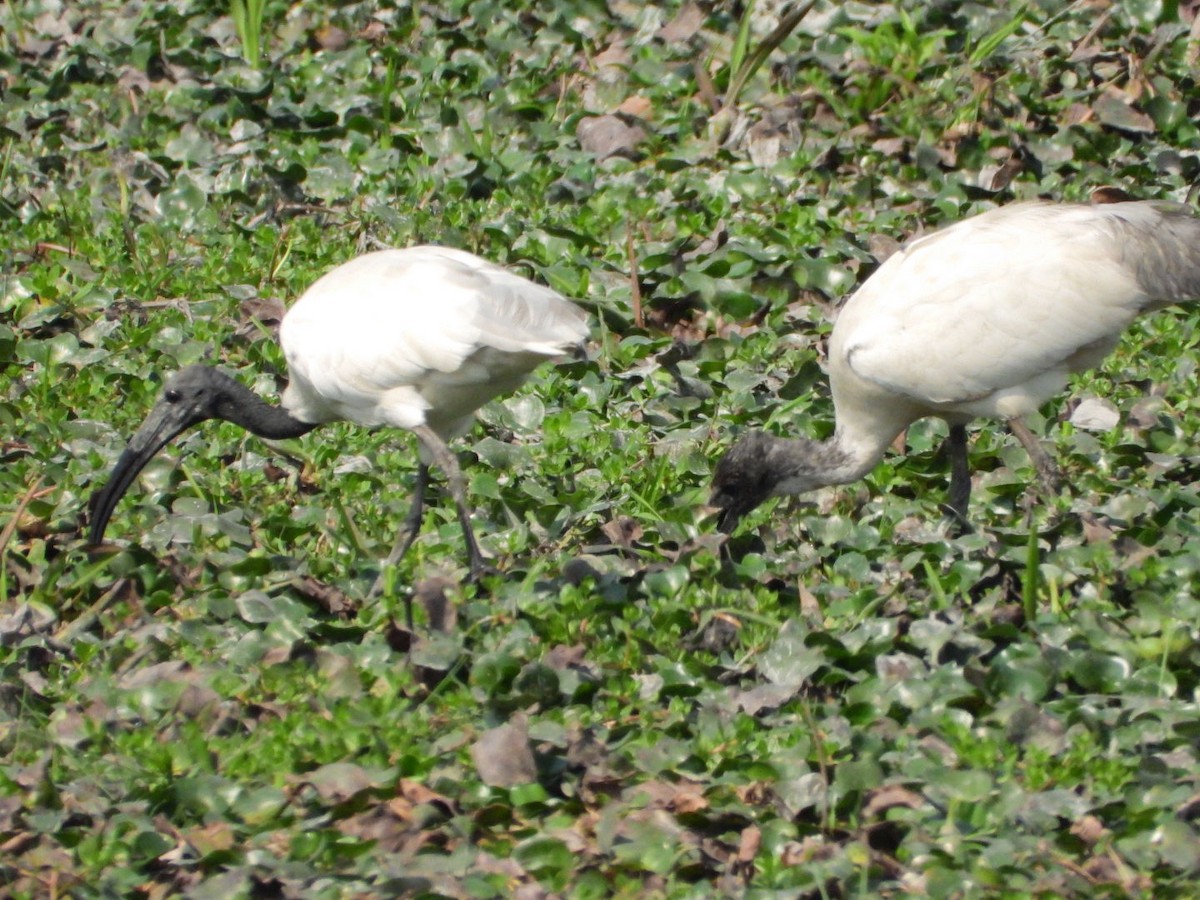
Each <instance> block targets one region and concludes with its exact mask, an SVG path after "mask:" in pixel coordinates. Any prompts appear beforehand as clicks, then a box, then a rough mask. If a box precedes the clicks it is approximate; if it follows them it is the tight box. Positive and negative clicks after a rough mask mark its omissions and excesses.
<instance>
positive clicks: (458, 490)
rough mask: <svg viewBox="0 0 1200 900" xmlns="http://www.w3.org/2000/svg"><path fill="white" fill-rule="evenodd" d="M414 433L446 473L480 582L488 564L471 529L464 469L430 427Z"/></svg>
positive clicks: (473, 576)
mask: <svg viewBox="0 0 1200 900" xmlns="http://www.w3.org/2000/svg"><path fill="white" fill-rule="evenodd" d="M413 431H414V432H416V435H417V437H418V438H420V439H421V443H422V444H424V445H425V449H427V450H428V451H429V452H430V453H431V454H433V459H434V462H436V463H437V464H438V466H439V467H440V468H441V469H442V471H443V472H445V473H446V478H447V480H448V481H449V484H450V495H451V496H452V497H453V498H454V505H455V507H456V508H457V509H458V523H459V525H461V526H462V532H463V540H464V541H466V544H467V562H468V565H469V566H470V568H471V580H472V581H478V580H479V578H480V576H482V575H483V573H484V572H486V571H487V564H486V563H485V562H484V560H483V553H482V552H480V550H479V542H478V541H476V540H475V531H474V529H472V528H471V512H470V508H469V507H468V506H467V489H466V482H465V480H464V479H463V474H462V469H460V468H459V465H458V460H457V459H455V458H454V454H453V453H451V452H450V448H449V447H447V446H446V442H445V441H443V440H442V439H441V438H440V437H438V435H437V434H435V433H434V431H433V429H432V428H430V427H429V426H428V425H419V426H417V427H416V428H414V429H413Z"/></svg>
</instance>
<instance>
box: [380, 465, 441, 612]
mask: <svg viewBox="0 0 1200 900" xmlns="http://www.w3.org/2000/svg"><path fill="white" fill-rule="evenodd" d="M428 486H429V466H427V465H426V464H425V463H421V464H420V465H419V466H417V486H416V488H415V489H414V491H413V500H412V506H410V507H409V510H408V515H407V516H405V517H404V524H403V525H401V526H400V533H399V534H397V535H396V543H395V545H394V546H393V547H392V552H391V553H389V554H388V557H387V559H385V560H384V561H383V566H382V568H380V570H379V577H378V578H376V579H375V584H374V585H373V586H372V587H371V592H370V593H369V594H367V599H368V600H373V599H374V598H375V597H378V596H379V595H380V594H382V593H383V587H384V580H385V579H386V578H387V571H388V569H390V568H391V567H392V566H394V565H395V564H396V563H398V562H400V560H402V559H403V558H404V554H406V553H407V552H408V548H409V547H411V546H412V544H413V541H415V540H416V539H417V533H418V532H419V531H420V530H421V517H422V515H423V514H424V512H425V489H426V488H427V487H428ZM409 618H410V620H411V618H412V613H411V611H410V612H409Z"/></svg>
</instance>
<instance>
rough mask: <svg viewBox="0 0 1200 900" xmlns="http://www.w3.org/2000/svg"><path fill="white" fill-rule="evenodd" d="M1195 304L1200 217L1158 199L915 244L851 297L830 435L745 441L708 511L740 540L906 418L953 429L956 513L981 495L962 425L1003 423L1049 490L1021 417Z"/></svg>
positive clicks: (856, 469)
mask: <svg viewBox="0 0 1200 900" xmlns="http://www.w3.org/2000/svg"><path fill="white" fill-rule="evenodd" d="M1196 298H1200V219H1196V218H1195V217H1193V216H1192V215H1190V214H1189V213H1187V212H1186V211H1184V210H1183V209H1181V208H1178V207H1175V206H1173V205H1171V204H1165V203H1156V202H1128V203H1111V204H1103V205H1094V206H1093V205H1083V204H1054V203H1046V202H1031V203H1017V204H1013V205H1010V206H1005V207H1002V208H999V209H994V210H991V211H989V212H986V213H983V214H982V215H978V216H974V217H972V218H969V219H966V220H964V221H962V222H957V223H955V224H953V225H950V226H949V227H947V228H944V229H942V230H940V231H936V232H934V233H932V234H929V235H926V236H924V237H921V238H919V239H917V240H915V241H913V242H911V243H910V244H908V245H907V246H905V247H904V248H903V249H902V250H900V251H899V252H897V253H896V254H894V255H893V256H891V257H889V258H888V259H887V261H886V262H884V264H883V265H882V266H880V267H879V269H878V270H877V271H876V272H875V273H874V274H873V275H872V276H871V277H870V278H868V279H867V281H866V282H865V283H864V284H863V285H862V287H861V288H859V290H858V291H857V292H856V293H855V294H854V295H853V296H852V297H851V298H850V300H849V301H847V303H846V305H845V307H843V309H842V310H841V313H840V314H839V315H838V318H837V321H836V323H835V324H834V327H833V334H832V336H831V338H830V341H829V364H828V371H829V382H830V387H831V388H832V391H833V406H834V411H835V414H836V419H837V422H836V427H835V430H834V433H833V436H832V437H831V438H829V439H828V440H824V441H817V440H811V439H808V438H797V439H792V440H785V439H781V438H777V437H772V436H770V435H767V434H763V433H761V432H754V433H751V434H747V435H746V436H745V437H743V438H742V439H741V440H740V441H738V442H737V443H736V444H735V445H734V446H733V448H732V449H730V450H729V452H728V453H727V454H726V455H725V456H724V457H723V458H722V459H721V460H720V462H719V463H718V464H717V467H716V473H715V475H714V478H713V497H712V503H713V504H714V505H715V506H717V507H719V508H720V511H721V512H720V517H719V519H718V527H719V528H720V529H721V530H722V531H725V532H730V531H732V530H733V528H734V527H735V526H736V525H737V523H738V521H739V520H740V519H741V517H742V516H744V515H745V514H746V513H747V512H749V511H750V510H752V509H754V508H755V507H757V506H758V505H759V504H760V503H762V502H763V501H765V500H766V499H767V498H769V497H778V496H784V495H790V494H800V493H803V492H805V491H810V490H813V489H814V488H818V487H821V486H823V485H829V484H845V483H847V482H851V481H855V480H857V479H859V478H862V477H863V476H864V475H866V474H867V473H868V472H870V471H871V469H873V468H874V467H875V465H876V464H877V463H878V462H879V460H880V459H881V458H882V457H883V454H884V451H885V450H886V449H887V447H888V445H889V444H890V443H891V442H892V441H893V440H894V439H895V438H896V436H897V435H898V434H899V433H900V432H901V431H902V430H903V429H904V428H906V427H907V426H908V425H909V424H910V423H912V422H914V421H915V420H917V419H920V418H923V417H925V416H940V417H941V418H943V419H945V420H946V421H947V422H948V423H949V425H950V434H949V438H948V446H949V450H950V459H951V479H950V495H949V507H950V509H951V510H952V511H953V512H954V513H955V514H956V515H957V516H958V517H959V518H960V519H963V518H965V516H966V511H967V502H968V500H969V498H970V493H971V478H970V473H969V470H968V467H967V444H966V428H965V425H966V423H967V422H968V421H970V420H971V419H972V418H975V417H977V416H987V417H998V418H1002V419H1005V420H1007V422H1008V424H1009V427H1010V429H1011V430H1012V431H1013V433H1014V434H1015V435H1016V436H1017V438H1018V439H1019V440H1020V441H1021V443H1022V444H1023V445H1024V446H1025V448H1026V450H1027V451H1028V452H1029V454H1030V456H1031V458H1032V460H1033V462H1034V465H1035V466H1036V468H1037V470H1038V473H1039V475H1040V476H1041V479H1042V481H1043V483H1044V484H1046V485H1048V486H1053V485H1054V484H1055V483H1056V477H1055V473H1054V465H1053V463H1052V462H1051V461H1050V459H1049V457H1048V456H1047V455H1046V453H1045V452H1044V451H1043V450H1042V449H1041V447H1040V446H1039V445H1038V442H1037V439H1036V438H1035V437H1034V436H1033V434H1032V433H1031V432H1030V430H1029V428H1028V426H1026V425H1025V424H1024V422H1022V421H1021V420H1020V416H1023V415H1026V414H1028V413H1030V412H1032V411H1033V410H1035V409H1037V408H1038V407H1039V406H1041V405H1042V404H1043V403H1044V402H1045V401H1046V400H1048V399H1049V398H1050V397H1052V396H1053V395H1055V394H1057V393H1058V392H1060V391H1061V390H1062V389H1063V388H1064V387H1065V386H1066V383H1067V378H1068V376H1069V375H1070V374H1071V373H1073V372H1079V371H1082V370H1084V369H1088V368H1091V367H1093V366H1095V365H1098V364H1099V363H1100V361H1101V360H1102V359H1103V358H1104V357H1105V356H1106V355H1107V354H1108V353H1109V352H1110V351H1111V350H1112V349H1113V348H1114V347H1115V346H1116V345H1117V342H1118V341H1119V340H1120V337H1121V333H1122V332H1123V331H1124V330H1125V328H1126V327H1127V326H1128V325H1129V324H1130V323H1131V322H1132V321H1133V320H1134V318H1135V317H1137V316H1138V315H1139V314H1140V313H1143V312H1147V311H1149V310H1154V309H1160V308H1162V307H1165V306H1169V305H1171V304H1174V303H1179V302H1182V301H1185V300H1191V299H1196Z"/></svg>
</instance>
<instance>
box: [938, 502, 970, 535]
mask: <svg viewBox="0 0 1200 900" xmlns="http://www.w3.org/2000/svg"><path fill="white" fill-rule="evenodd" d="M939 508H940V509H941V511H942V515H944V516H945V517H946V519H947V521H949V523H950V525H951V527H952V528H954V529H955V536H956V537H962V536H963V535H964V534H974V532H975V529H974V527H973V526H972V525H971V522H970V520H968V519H967V514H966V511H965V510H963V509H959V508H958V507H957V506H955V505H954V504H953V503H943V504H941V506H940V507H939Z"/></svg>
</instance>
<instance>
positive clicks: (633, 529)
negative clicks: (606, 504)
mask: <svg viewBox="0 0 1200 900" xmlns="http://www.w3.org/2000/svg"><path fill="white" fill-rule="evenodd" d="M600 531H601V532H602V533H603V534H604V536H605V537H606V538H608V539H609V540H610V541H612V542H613V543H614V544H616V545H617V546H618V547H632V546H633V545H634V544H635V543H637V542H638V541H640V540H641V539H642V534H643V533H644V529H643V528H642V526H641V525H639V524H638V523H637V521H636V520H635V519H631V518H629V516H618V517H617V518H615V519H613V520H611V521H609V522H605V523H604V524H603V525H601V526H600Z"/></svg>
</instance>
